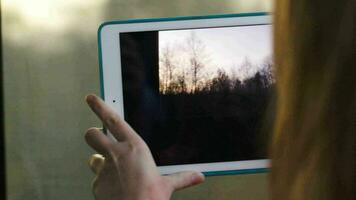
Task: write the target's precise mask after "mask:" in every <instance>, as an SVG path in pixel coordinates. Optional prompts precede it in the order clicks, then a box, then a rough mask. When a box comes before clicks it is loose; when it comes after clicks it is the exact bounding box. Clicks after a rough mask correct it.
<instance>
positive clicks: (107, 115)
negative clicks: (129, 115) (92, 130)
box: [85, 95, 136, 141]
mask: <svg viewBox="0 0 356 200" xmlns="http://www.w3.org/2000/svg"><path fill="white" fill-rule="evenodd" d="M85 99H86V101H87V103H88V105H89V107H90V108H91V109H92V110H93V112H94V113H95V114H96V115H97V116H98V117H99V119H100V120H101V121H102V122H103V123H104V126H105V127H106V128H108V129H109V131H110V132H111V133H112V135H113V136H114V137H115V138H116V139H117V140H118V141H125V140H128V139H131V138H135V135H136V133H135V131H134V130H133V129H132V128H131V127H130V126H129V125H128V124H127V123H126V122H125V120H123V119H122V118H121V117H120V116H119V115H118V114H117V113H116V112H115V111H114V110H113V109H112V108H110V107H109V106H108V105H107V104H106V103H105V102H104V101H103V100H101V99H100V98H99V97H97V96H96V95H88V96H87V97H86V98H85Z"/></svg>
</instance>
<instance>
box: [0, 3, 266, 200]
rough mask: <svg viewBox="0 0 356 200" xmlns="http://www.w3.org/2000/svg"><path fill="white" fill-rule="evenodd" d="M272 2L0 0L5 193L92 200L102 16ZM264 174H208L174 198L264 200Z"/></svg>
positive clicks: (225, 9)
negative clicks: (92, 98)
mask: <svg viewBox="0 0 356 200" xmlns="http://www.w3.org/2000/svg"><path fill="white" fill-rule="evenodd" d="M271 7H272V5H271V0H220V1H209V0H201V1H195V0H184V1H178V0H173V1H165V0H152V1H144V0H132V1H123V0H117V1H114V0H86V1H82V0H71V1H62V0H51V1H48V0H3V1H2V16H3V18H2V20H3V21H2V26H3V29H2V30H3V58H4V69H3V70H4V84H5V87H4V97H5V99H4V100H5V138H6V141H5V145H6V168H7V171H6V174H7V177H6V178H7V196H8V199H10V200H20V199H27V200H32V199H36V200H37V199H39V200H47V199H51V200H56V199H58V200H62V199H76V200H79V199H83V200H84V199H85V200H87V199H93V197H92V193H91V183H90V182H91V180H92V178H93V174H92V173H91V172H90V170H89V168H88V167H87V162H86V161H87V159H88V158H89V156H90V154H91V153H93V151H92V150H91V149H90V148H89V147H87V145H86V144H85V142H84V140H83V135H84V133H85V131H86V129H87V128H89V127H91V126H101V124H100V123H99V121H98V120H97V119H96V117H95V116H94V115H93V114H92V113H91V112H90V111H89V109H88V108H87V106H86V105H85V103H84V96H85V95H86V94H88V93H96V94H99V88H100V87H99V68H98V60H97V57H98V56H97V39H96V34H97V28H98V26H99V24H100V23H101V22H103V21H107V20H118V19H129V18H151V17H171V16H182V15H207V14H220V13H238V12H260V11H270V10H271ZM265 187H266V175H265V174H259V175H246V176H238V177H236V176H225V177H214V178H209V179H208V180H207V183H206V184H204V185H203V186H201V187H198V188H194V189H191V190H188V191H182V192H179V193H177V194H175V195H174V197H173V199H196V198H198V199H235V197H236V195H240V197H241V198H240V199H266V198H267V194H266V188H265Z"/></svg>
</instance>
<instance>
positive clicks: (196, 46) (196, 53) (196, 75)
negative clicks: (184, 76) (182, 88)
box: [187, 32, 206, 93]
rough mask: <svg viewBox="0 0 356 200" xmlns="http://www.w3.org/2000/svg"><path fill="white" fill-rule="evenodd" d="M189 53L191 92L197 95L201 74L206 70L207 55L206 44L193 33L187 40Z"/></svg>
mask: <svg viewBox="0 0 356 200" xmlns="http://www.w3.org/2000/svg"><path fill="white" fill-rule="evenodd" d="M187 52H188V53H189V64H190V75H191V80H192V88H191V92H192V93H195V92H196V89H197V86H198V82H199V79H200V73H201V71H202V69H203V68H204V62H205V60H206V54H205V45H204V43H203V42H202V41H201V40H200V39H199V38H198V37H197V36H196V34H195V33H194V32H191V34H190V36H189V37H188V38H187Z"/></svg>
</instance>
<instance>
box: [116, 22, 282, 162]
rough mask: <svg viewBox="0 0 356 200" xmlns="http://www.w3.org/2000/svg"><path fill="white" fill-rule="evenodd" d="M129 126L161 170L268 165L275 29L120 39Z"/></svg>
mask: <svg viewBox="0 0 356 200" xmlns="http://www.w3.org/2000/svg"><path fill="white" fill-rule="evenodd" d="M120 48H121V55H120V56H121V62H122V63H121V64H122V77H123V93H124V110H125V119H126V120H127V121H128V122H129V123H130V124H131V126H132V127H133V128H134V129H135V130H136V131H138V133H139V134H140V135H141V136H142V137H143V139H144V140H145V141H146V142H147V143H148V146H149V147H150V148H151V151H152V153H153V156H154V158H155V160H156V162H157V164H158V165H171V164H187V163H205V162H223V161H235V160H252V159H261V158H265V157H266V143H267V134H268V128H266V127H270V126H269V124H268V123H270V122H271V120H269V119H268V118H271V117H272V114H273V113H272V114H271V113H268V112H267V110H268V109H267V108H268V107H269V105H271V99H272V98H271V97H272V95H273V88H274V83H275V79H274V73H273V62H272V53H271V49H272V47H271V25H256V26H240V27H221V28H204V29H191V30H168V31H150V32H135V33H121V34H120Z"/></svg>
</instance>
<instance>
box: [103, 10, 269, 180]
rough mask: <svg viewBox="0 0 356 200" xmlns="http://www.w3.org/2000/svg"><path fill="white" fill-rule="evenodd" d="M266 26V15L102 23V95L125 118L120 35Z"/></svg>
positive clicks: (219, 169)
mask: <svg viewBox="0 0 356 200" xmlns="http://www.w3.org/2000/svg"><path fill="white" fill-rule="evenodd" d="M267 24H271V16H270V15H269V14H268V13H243V14H227V15H209V16H194V17H176V18H158V19H134V20H125V21H110V22H105V23H103V24H101V26H100V27H99V29H98V50H99V65H100V82H101V96H102V98H103V99H104V100H105V102H106V103H107V104H109V105H110V106H111V107H113V108H114V109H115V110H116V111H117V112H118V114H119V115H120V116H124V106H123V105H124V102H123V89H122V74H121V58H120V56H118V55H120V38H119V33H124V32H140V31H162V30H179V29H194V28H210V27H211V28H212V27H229V26H248V25H267ZM268 168H269V160H268V159H260V160H247V161H232V162H217V163H201V164H184V165H170V166H159V171H160V172H161V173H162V174H170V173H175V172H179V171H184V170H195V171H200V172H203V173H204V174H205V175H209V176H211V175H226V174H245V173H261V172H266V171H267V170H268Z"/></svg>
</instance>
